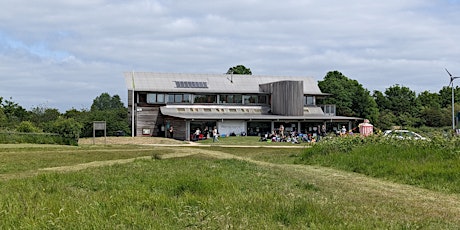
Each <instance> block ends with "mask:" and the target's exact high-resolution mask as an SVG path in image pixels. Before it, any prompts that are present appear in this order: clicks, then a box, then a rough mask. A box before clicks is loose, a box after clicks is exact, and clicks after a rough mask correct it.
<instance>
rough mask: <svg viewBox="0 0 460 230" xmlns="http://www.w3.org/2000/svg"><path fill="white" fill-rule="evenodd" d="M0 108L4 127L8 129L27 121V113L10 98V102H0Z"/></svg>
mask: <svg viewBox="0 0 460 230" xmlns="http://www.w3.org/2000/svg"><path fill="white" fill-rule="evenodd" d="M0 103H1V104H0V106H1V107H2V110H3V113H4V115H5V117H6V122H5V123H4V125H5V126H6V127H9V128H13V127H15V126H16V125H18V124H19V123H20V122H21V121H26V120H28V113H27V110H25V109H24V108H23V107H22V106H20V105H18V103H16V102H14V101H13V100H12V98H10V100H5V101H3V98H2V100H0Z"/></svg>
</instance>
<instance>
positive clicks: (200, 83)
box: [175, 81, 208, 88]
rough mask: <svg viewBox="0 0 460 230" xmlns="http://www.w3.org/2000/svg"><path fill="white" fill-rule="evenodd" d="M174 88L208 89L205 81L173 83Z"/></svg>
mask: <svg viewBox="0 0 460 230" xmlns="http://www.w3.org/2000/svg"><path fill="white" fill-rule="evenodd" d="M175 83H176V88H208V83H207V82H205V81H175Z"/></svg>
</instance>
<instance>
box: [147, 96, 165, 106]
mask: <svg viewBox="0 0 460 230" xmlns="http://www.w3.org/2000/svg"><path fill="white" fill-rule="evenodd" d="M147 103H149V104H159V103H165V95H164V94H163V93H148V94H147Z"/></svg>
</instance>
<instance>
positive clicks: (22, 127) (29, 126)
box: [16, 121, 41, 133]
mask: <svg viewBox="0 0 460 230" xmlns="http://www.w3.org/2000/svg"><path fill="white" fill-rule="evenodd" d="M16 130H17V131H18V132H21V133H39V132H41V130H40V129H39V128H37V127H36V126H35V125H34V124H33V123H32V122H30V121H22V122H21V123H19V125H18V127H16Z"/></svg>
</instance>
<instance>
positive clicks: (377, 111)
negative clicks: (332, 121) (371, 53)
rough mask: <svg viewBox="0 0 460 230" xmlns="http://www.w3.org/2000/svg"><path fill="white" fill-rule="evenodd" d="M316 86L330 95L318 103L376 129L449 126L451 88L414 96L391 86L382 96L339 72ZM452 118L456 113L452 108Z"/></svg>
mask: <svg viewBox="0 0 460 230" xmlns="http://www.w3.org/2000/svg"><path fill="white" fill-rule="evenodd" d="M318 86H319V87H320V89H321V91H322V92H323V93H330V94H332V95H331V96H329V97H327V98H325V99H324V100H323V101H322V103H325V104H335V105H336V106H337V107H336V111H337V115H342V116H352V117H360V118H367V119H369V120H370V121H371V122H372V123H373V124H374V125H375V126H376V127H378V128H380V129H390V128H391V127H393V126H401V127H416V128H417V127H422V126H427V127H447V126H450V125H451V124H452V103H451V100H452V88H451V87H448V86H444V87H443V88H442V89H441V90H439V92H437V93H432V92H429V91H423V92H421V93H419V94H417V93H416V92H415V91H413V90H411V89H410V88H408V87H405V86H400V85H393V86H391V87H389V88H387V89H386V90H385V91H384V92H381V91H378V90H374V91H373V92H372V94H371V92H370V91H369V90H367V89H365V88H364V87H363V86H362V85H361V84H359V83H358V81H356V80H352V79H349V78H348V77H346V76H345V75H343V74H342V73H341V72H339V71H330V72H328V73H327V75H326V76H325V77H324V79H323V80H322V81H319V83H318ZM454 93H455V98H454V100H455V101H459V100H460V89H459V87H455V88H454ZM454 110H455V114H457V112H458V111H459V108H458V104H455V106H454Z"/></svg>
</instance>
